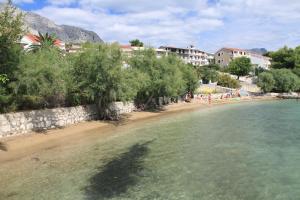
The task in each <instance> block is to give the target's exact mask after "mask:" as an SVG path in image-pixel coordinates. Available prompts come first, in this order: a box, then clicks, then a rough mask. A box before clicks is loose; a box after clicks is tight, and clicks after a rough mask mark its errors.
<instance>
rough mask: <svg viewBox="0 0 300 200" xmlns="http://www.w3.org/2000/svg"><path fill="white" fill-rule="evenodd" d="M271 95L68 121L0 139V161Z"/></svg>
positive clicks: (19, 157) (183, 104)
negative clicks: (166, 117) (115, 119)
mask: <svg viewBox="0 0 300 200" xmlns="http://www.w3.org/2000/svg"><path fill="white" fill-rule="evenodd" d="M274 99H276V98H274V97H255V98H242V99H239V100H237V99H230V100H224V101H213V103H212V104H210V105H209V104H207V102H203V101H200V100H194V101H193V102H192V103H178V104H172V105H168V106H166V107H165V108H164V109H163V110H162V111H157V112H144V111H143V112H133V113H130V114H126V115H124V116H123V117H122V120H121V121H119V122H106V121H90V122H82V123H79V124H76V125H71V126H68V127H65V128H62V129H55V130H49V131H47V132H45V133H38V134H37V133H34V132H33V133H30V134H26V135H18V136H13V137H8V138H2V139H0V142H1V143H2V145H3V144H4V145H5V148H7V151H1V150H0V164H4V163H6V162H10V161H15V160H18V159H22V158H24V157H27V156H31V155H33V154H34V153H37V152H41V151H47V150H51V149H54V148H65V147H67V146H68V145H76V144H81V143H84V142H89V141H92V140H94V139H99V138H100V137H102V138H103V139H105V138H106V137H109V136H110V135H111V134H113V133H114V132H115V131H117V130H118V129H126V128H127V129H128V128H130V126H134V125H135V124H136V123H142V122H143V121H145V120H148V119H150V118H156V117H161V116H164V115H170V114H176V113H178V112H187V111H192V110H198V109H205V108H209V107H214V106H220V105H224V104H230V103H242V102H251V101H264V100H274Z"/></svg>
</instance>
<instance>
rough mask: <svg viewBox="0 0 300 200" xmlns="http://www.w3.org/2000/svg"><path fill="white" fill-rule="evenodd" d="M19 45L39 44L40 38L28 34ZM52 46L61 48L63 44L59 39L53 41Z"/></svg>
mask: <svg viewBox="0 0 300 200" xmlns="http://www.w3.org/2000/svg"><path fill="white" fill-rule="evenodd" d="M21 43H24V44H28V45H29V44H40V38H39V36H37V35H34V34H31V33H29V34H27V35H25V36H24V37H23V39H22V41H21ZM54 45H55V46H57V47H60V48H61V47H64V42H63V41H61V40H59V39H55V40H54Z"/></svg>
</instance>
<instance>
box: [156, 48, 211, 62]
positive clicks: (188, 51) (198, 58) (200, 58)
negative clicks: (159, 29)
mask: <svg viewBox="0 0 300 200" xmlns="http://www.w3.org/2000/svg"><path fill="white" fill-rule="evenodd" d="M160 49H163V50H165V51H166V52H167V54H170V53H174V54H176V55H177V56H179V57H180V58H181V59H182V60H183V61H184V62H185V63H187V64H188V63H189V64H192V65H197V66H203V65H208V64H209V63H210V61H209V55H208V53H206V52H204V51H201V50H199V49H196V48H195V47H194V46H192V45H190V46H189V47H187V48H178V47H171V46H161V47H160Z"/></svg>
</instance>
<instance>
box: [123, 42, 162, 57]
mask: <svg viewBox="0 0 300 200" xmlns="http://www.w3.org/2000/svg"><path fill="white" fill-rule="evenodd" d="M120 48H121V50H122V52H123V53H124V54H125V55H127V56H128V57H131V56H132V54H133V53H134V52H135V51H142V50H145V49H147V48H148V47H134V46H131V45H121V46H120ZM153 50H154V51H155V52H156V56H157V57H158V58H161V57H162V56H164V55H167V52H166V51H165V50H163V49H155V48H153Z"/></svg>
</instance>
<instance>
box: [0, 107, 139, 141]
mask: <svg viewBox="0 0 300 200" xmlns="http://www.w3.org/2000/svg"><path fill="white" fill-rule="evenodd" d="M110 110H114V111H115V112H117V113H118V114H123V113H130V112H132V111H134V110H135V106H134V104H133V103H122V102H115V103H113V104H112V105H111V107H110ZM96 118H97V109H96V106H95V105H88V106H77V107H70V108H55V109H45V110H34V111H28V112H18V113H8V114H2V115H0V137H5V136H9V135H16V134H25V133H29V132H32V131H43V130H47V129H52V128H60V127H65V126H68V125H72V124H76V123H79V122H82V121H89V120H94V119H96Z"/></svg>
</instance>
